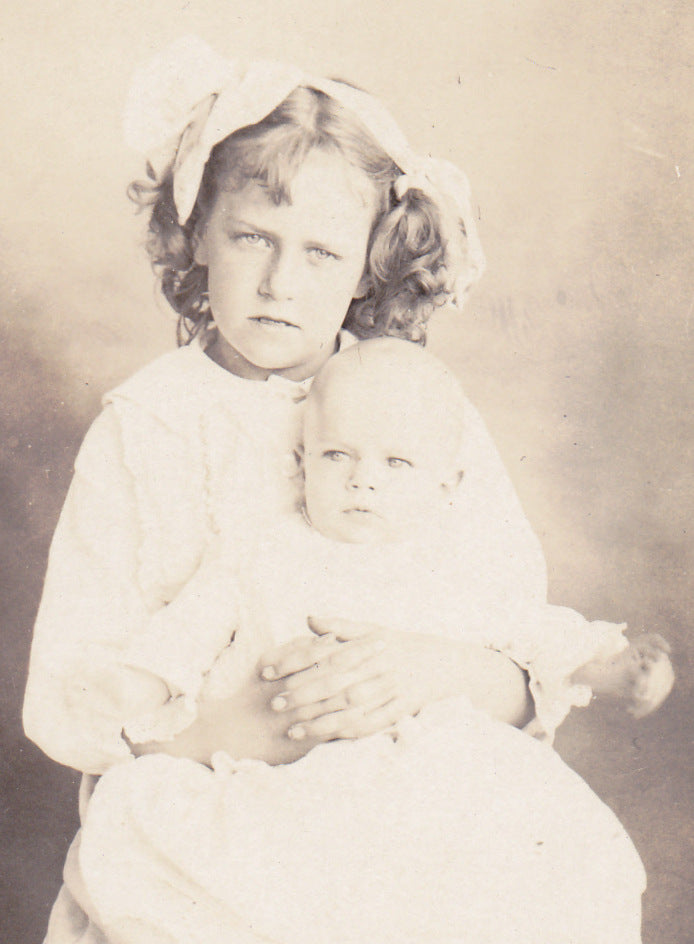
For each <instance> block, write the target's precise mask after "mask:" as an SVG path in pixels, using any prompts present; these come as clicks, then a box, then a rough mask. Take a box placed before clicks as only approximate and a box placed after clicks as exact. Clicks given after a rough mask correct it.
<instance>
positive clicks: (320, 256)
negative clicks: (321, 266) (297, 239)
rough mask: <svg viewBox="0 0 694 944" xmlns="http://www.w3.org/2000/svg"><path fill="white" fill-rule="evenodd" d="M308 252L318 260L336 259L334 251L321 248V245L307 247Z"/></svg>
mask: <svg viewBox="0 0 694 944" xmlns="http://www.w3.org/2000/svg"><path fill="white" fill-rule="evenodd" d="M308 253H309V255H310V256H311V257H312V258H313V259H317V260H318V261H319V262H323V261H324V260H326V259H337V255H336V254H335V253H334V252H330V250H329V249H323V248H321V246H313V247H312V248H311V249H309V251H308Z"/></svg>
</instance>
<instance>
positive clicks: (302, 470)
mask: <svg viewBox="0 0 694 944" xmlns="http://www.w3.org/2000/svg"><path fill="white" fill-rule="evenodd" d="M304 455H305V453H304V444H303V443H297V446H296V448H295V449H294V458H295V459H296V469H297V474H298V475H300V476H301V478H302V479H303V478H306V465H305V463H304Z"/></svg>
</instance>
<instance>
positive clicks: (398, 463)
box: [386, 456, 412, 469]
mask: <svg viewBox="0 0 694 944" xmlns="http://www.w3.org/2000/svg"><path fill="white" fill-rule="evenodd" d="M386 462H387V463H388V465H389V466H390V467H391V469H402V468H404V467H405V466H409V467H410V468H412V463H411V462H410V460H409V459H400V458H398V456H388V458H387V459H386Z"/></svg>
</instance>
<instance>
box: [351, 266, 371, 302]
mask: <svg viewBox="0 0 694 944" xmlns="http://www.w3.org/2000/svg"><path fill="white" fill-rule="evenodd" d="M370 288H371V276H370V274H369V271H368V268H366V269H364V273H363V275H362V277H361V278H360V279H359V284H358V285H357V287H356V289H355V290H354V297H355V298H364V296H366V295H368V293H369V289H370Z"/></svg>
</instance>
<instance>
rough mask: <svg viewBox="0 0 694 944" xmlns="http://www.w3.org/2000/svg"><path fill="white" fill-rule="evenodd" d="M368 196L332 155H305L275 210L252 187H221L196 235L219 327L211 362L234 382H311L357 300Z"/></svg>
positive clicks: (370, 210) (369, 216) (362, 178)
mask: <svg viewBox="0 0 694 944" xmlns="http://www.w3.org/2000/svg"><path fill="white" fill-rule="evenodd" d="M375 206H376V193H375V189H374V187H373V185H372V184H371V182H370V180H369V178H368V177H367V176H366V175H365V174H364V173H363V172H361V171H359V170H356V169H354V168H352V167H351V166H350V165H349V164H347V162H346V161H344V160H343V158H341V157H340V156H339V155H337V154H333V153H329V152H326V151H318V150H314V151H312V152H311V153H310V154H309V155H308V157H307V158H306V160H305V161H304V163H303V164H302V166H301V167H300V168H299V170H298V172H297V174H296V176H295V177H294V179H293V181H292V185H291V203H288V204H285V203H281V204H279V205H278V204H276V203H274V201H273V200H272V198H271V197H270V196H269V194H268V193H267V190H266V189H265V188H264V187H263V186H261V185H260V184H258V183H256V182H255V181H251V182H250V183H248V184H247V185H246V186H245V187H243V188H242V189H241V190H236V191H234V190H231V189H228V190H225V189H223V187H220V189H219V192H218V194H217V196H216V198H215V201H214V203H213V205H212V208H211V210H210V212H209V213H208V215H207V219H206V220H205V223H204V225H203V226H202V227H201V228H200V230H199V232H198V235H197V244H196V252H195V259H196V261H197V262H198V263H199V264H201V265H205V266H207V269H208V292H209V298H210V308H211V310H212V315H213V318H214V322H215V324H216V325H217V328H218V339H217V342H216V344H215V347H214V349H213V350H212V351H211V354H212V356H213V357H214V358H215V360H217V361H218V362H219V363H220V364H221V365H222V366H223V367H226V368H227V369H228V370H230V371H232V372H233V373H236V374H239V375H240V376H243V377H247V378H250V379H254V380H264V379H266V378H267V377H268V376H269V374H272V373H275V374H279V375H281V376H284V377H287V378H288V379H290V380H303V379H305V378H306V377H310V376H312V375H313V374H314V373H315V372H316V371H317V370H318V368H319V367H321V365H322V364H323V363H324V362H325V361H326V360H327V359H328V357H330V355H331V354H332V353H333V351H334V350H335V343H336V337H337V333H338V331H339V330H340V327H341V326H342V323H343V321H344V319H345V315H346V314H347V309H348V308H349V305H350V302H351V301H352V299H353V298H355V297H357V296H358V295H359V294H360V293H361V283H362V277H363V274H364V268H365V264H366V251H367V244H368V239H369V234H370V231H371V225H372V221H373V218H374V214H375Z"/></svg>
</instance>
